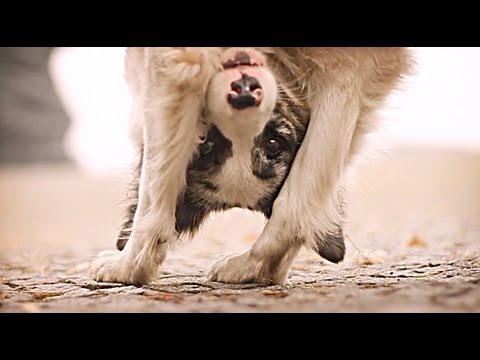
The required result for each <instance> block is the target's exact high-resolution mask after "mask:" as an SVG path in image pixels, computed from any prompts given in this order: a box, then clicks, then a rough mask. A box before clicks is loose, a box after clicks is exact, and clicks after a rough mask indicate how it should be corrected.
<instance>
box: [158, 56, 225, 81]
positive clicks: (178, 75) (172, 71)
mask: <svg viewBox="0 0 480 360" xmlns="http://www.w3.org/2000/svg"><path fill="white" fill-rule="evenodd" d="M220 69H221V60H220V51H219V50H218V49H216V48H170V49H169V50H166V51H164V52H163V53H162V54H161V62H160V66H159V70H160V71H161V72H162V73H163V75H164V76H165V77H166V78H168V79H169V81H170V83H171V84H173V85H176V86H188V87H191V88H192V89H195V88H200V89H202V90H203V88H204V87H206V86H207V84H208V81H209V80H210V78H211V77H212V76H213V74H214V73H215V72H216V71H218V70H220Z"/></svg>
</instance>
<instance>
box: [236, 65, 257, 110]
mask: <svg viewBox="0 0 480 360" xmlns="http://www.w3.org/2000/svg"><path fill="white" fill-rule="evenodd" d="M230 86H231V88H232V91H231V92H230V93H229V94H228V96H227V101H228V103H229V104H230V105H232V106H233V108H235V109H237V110H243V109H246V108H248V107H253V106H258V105H259V104H260V102H261V101H262V97H263V96H262V87H261V85H260V83H259V81H258V80H257V79H256V78H254V77H253V76H248V75H247V74H242V78H241V79H239V80H236V81H234V82H232V84H231V85H230Z"/></svg>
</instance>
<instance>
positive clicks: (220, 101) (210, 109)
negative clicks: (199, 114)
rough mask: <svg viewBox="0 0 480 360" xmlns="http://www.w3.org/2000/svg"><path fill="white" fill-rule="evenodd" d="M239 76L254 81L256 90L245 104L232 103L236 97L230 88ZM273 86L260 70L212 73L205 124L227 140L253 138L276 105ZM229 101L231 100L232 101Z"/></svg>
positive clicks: (267, 73) (249, 68) (264, 70)
mask: <svg viewBox="0 0 480 360" xmlns="http://www.w3.org/2000/svg"><path fill="white" fill-rule="evenodd" d="M242 76H243V77H250V78H253V79H255V80H256V87H255V90H254V92H252V95H249V96H248V97H247V99H246V100H247V101H245V102H242V101H236V100H237V99H238V98H239V97H240V95H238V94H237V93H236V92H235V91H233V90H236V88H235V87H234V86H233V85H232V84H234V83H235V82H236V81H239V79H242ZM277 95H278V90H277V83H276V81H275V78H274V76H273V74H272V73H271V72H270V71H269V70H268V69H267V68H264V67H254V66H240V67H236V68H234V69H228V70H224V71H222V72H220V73H218V74H216V75H215V76H214V77H213V78H212V80H211V81H210V84H209V87H208V91H207V102H206V115H207V121H208V122H210V123H212V124H214V125H215V126H217V127H218V129H219V130H220V131H221V132H222V133H223V134H224V135H225V136H226V137H228V138H232V137H235V136H237V135H239V134H240V135H249V136H256V135H258V134H259V133H261V132H262V131H263V129H264V127H265V124H266V123H267V122H268V120H269V119H270V117H271V115H272V112H273V109H274V107H275V104H276V102H277ZM232 99H233V100H232Z"/></svg>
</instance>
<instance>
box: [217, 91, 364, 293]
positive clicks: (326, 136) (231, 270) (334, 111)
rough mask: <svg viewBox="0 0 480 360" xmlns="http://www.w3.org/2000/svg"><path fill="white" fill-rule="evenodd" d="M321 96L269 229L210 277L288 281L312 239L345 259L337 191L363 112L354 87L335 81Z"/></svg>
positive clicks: (326, 253) (235, 280)
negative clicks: (290, 271) (299, 256)
mask: <svg viewBox="0 0 480 360" xmlns="http://www.w3.org/2000/svg"><path fill="white" fill-rule="evenodd" d="M319 100H320V101H321V103H317V104H316V107H315V108H314V109H313V112H312V118H311V120H310V125H309V128H308V130H307V133H306V136H305V139H304V141H303V144H302V145H301V147H300V149H299V151H298V153H297V155H296V158H295V160H294V162H293V164H292V168H291V170H290V173H289V175H288V177H287V179H286V181H285V183H284V185H283V187H282V190H281V191H280V193H279V195H278V197H277V199H276V200H275V202H274V205H273V211H272V215H271V217H270V219H269V220H268V222H267V224H266V226H265V229H264V230H263V232H262V233H261V235H260V237H259V238H258V239H257V240H256V242H255V243H254V244H253V246H252V247H251V248H250V249H249V250H248V251H247V252H245V253H243V254H241V255H236V256H229V257H226V258H224V259H221V260H219V261H218V262H217V263H215V264H214V265H213V267H212V269H211V271H210V273H209V279H210V280H214V281H221V282H227V283H248V282H254V283H261V284H268V283H273V284H284V283H285V281H286V277H287V273H288V270H289V268H290V266H291V263H292V261H293V260H294V258H295V256H296V255H297V253H298V251H299V250H300V248H301V246H302V245H303V244H305V243H306V242H311V241H314V242H319V245H321V246H319V250H320V252H323V255H324V257H327V258H329V260H332V261H335V262H338V261H339V260H341V259H342V258H343V255H344V251H345V248H344V244H343V237H341V236H336V235H338V234H340V235H341V230H340V229H339V227H338V223H339V214H338V210H339V208H340V204H339V202H338V190H339V180H340V178H341V175H342V172H343V169H344V167H345V165H346V162H347V160H348V152H349V149H350V143H351V141H352V136H353V133H354V130H355V124H356V121H357V118H358V115H359V106H358V99H356V97H355V95H354V93H353V91H352V88H351V87H338V88H337V86H336V85H335V84H333V83H332V85H331V88H324V89H323V93H322V94H321V95H319ZM318 144H324V145H322V146H321V147H320V148H319V145H318ZM322 242H323V243H322Z"/></svg>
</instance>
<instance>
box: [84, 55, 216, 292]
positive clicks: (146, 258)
mask: <svg viewBox="0 0 480 360" xmlns="http://www.w3.org/2000/svg"><path fill="white" fill-rule="evenodd" d="M129 51H131V56H132V57H133V56H137V58H138V59H137V60H139V61H140V62H141V63H140V64H138V63H137V65H136V66H137V67H136V69H137V68H138V66H142V67H141V68H140V69H141V70H140V72H138V74H136V76H137V78H136V79H133V80H132V79H130V80H129V81H130V82H131V84H130V85H131V88H132V92H133V96H134V109H135V110H134V114H133V116H134V119H137V120H136V121H141V123H142V125H143V126H142V128H143V159H142V164H141V175H140V185H139V198H138V204H137V209H136V212H135V216H134V220H133V227H132V228H133V229H132V232H131V234H130V238H129V240H128V242H127V243H126V245H125V248H124V249H123V251H121V252H119V251H106V252H102V253H100V254H99V256H98V257H97V258H96V259H95V260H93V262H92V263H91V267H90V273H91V276H92V277H93V278H94V279H95V280H97V281H111V282H122V283H128V284H135V285H142V284H146V283H148V282H149V281H151V280H152V278H153V277H154V276H155V275H156V273H157V270H158V266H159V265H160V264H161V263H162V261H163V260H164V259H165V257H166V254H167V250H168V246H169V245H170V244H172V243H173V242H174V241H175V240H176V239H177V237H178V234H177V232H176V231H175V209H176V204H177V199H178V197H179V196H180V195H181V193H182V192H183V190H184V188H185V182H186V180H185V177H186V169H187V166H188V163H189V161H190V159H191V157H192V156H193V154H194V152H195V149H196V148H197V146H198V143H199V142H200V138H201V136H202V135H203V133H204V131H205V126H204V124H203V122H202V121H201V112H202V109H203V107H204V101H205V99H204V96H205V95H204V94H205V92H206V88H207V85H208V81H209V79H210V78H211V77H212V76H213V74H214V73H215V72H216V71H217V70H218V69H220V60H219V50H217V49H216V48H146V49H129ZM139 52H143V56H140V55H139ZM128 56H129V54H128V53H127V59H126V61H127V78H128V77H129V75H130V76H133V75H132V74H129V73H128V61H129V58H128ZM133 77H135V76H133ZM132 82H133V84H132Z"/></svg>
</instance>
